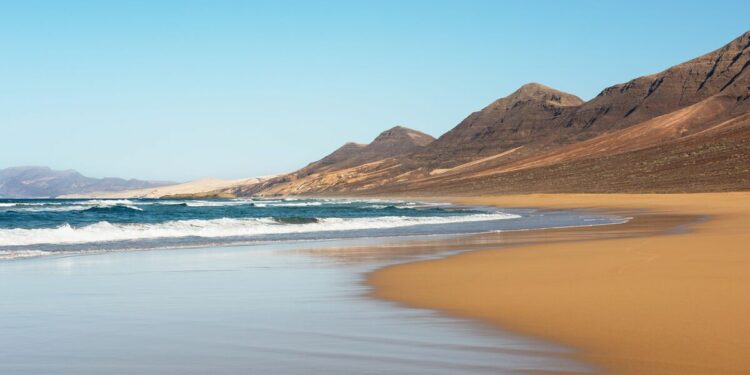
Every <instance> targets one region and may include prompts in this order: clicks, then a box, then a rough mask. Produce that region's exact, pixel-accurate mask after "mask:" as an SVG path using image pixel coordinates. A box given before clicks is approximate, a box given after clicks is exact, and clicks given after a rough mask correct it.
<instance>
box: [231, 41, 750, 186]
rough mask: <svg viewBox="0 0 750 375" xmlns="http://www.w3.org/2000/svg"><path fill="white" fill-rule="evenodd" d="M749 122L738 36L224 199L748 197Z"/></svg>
mask: <svg viewBox="0 0 750 375" xmlns="http://www.w3.org/2000/svg"><path fill="white" fill-rule="evenodd" d="M749 114H750V32H747V33H745V34H743V35H742V36H740V37H739V38H737V39H735V40H733V41H732V42H730V43H729V44H727V45H726V46H724V47H722V48H720V49H718V50H716V51H713V52H710V53H708V54H706V55H703V56H700V57H698V58H695V59H693V60H690V61H687V62H685V63H682V64H679V65H676V66H674V67H671V68H669V69H667V70H665V71H663V72H660V73H657V74H652V75H648V76H643V77H639V78H636V79H633V80H631V81H629V82H626V83H623V84H617V85H614V86H612V87H609V88H606V89H604V90H603V91H602V92H601V93H600V94H599V95H598V96H597V97H595V98H593V99H591V100H589V101H588V102H583V101H581V100H580V99H579V98H578V97H576V96H574V95H571V94H566V93H564V92H561V91H558V90H555V89H552V88H549V87H546V86H543V85H540V84H536V83H531V84H527V85H524V86H522V87H521V88H519V89H518V90H517V91H516V92H514V93H512V94H511V95H509V96H507V97H504V98H501V99H499V100H497V101H495V102H493V103H492V104H490V105H488V106H487V107H485V108H484V109H482V110H481V111H478V112H475V113H472V114H471V115H469V116H468V117H467V118H466V119H465V120H463V121H462V122H461V123H459V124H458V125H457V126H456V127H455V128H454V129H452V130H451V131H449V132H447V133H446V134H444V135H443V136H441V137H440V138H439V139H437V140H435V141H434V142H428V141H427V140H424V141H423V142H422V143H421V144H410V145H409V146H408V147H403V148H399V147H391V146H389V147H384V146H380V147H375V146H376V145H377V144H379V143H382V144H388V143H387V142H381V141H378V140H377V139H376V141H374V142H373V143H372V144H370V145H368V146H361V145H358V146H356V147H355V146H349V147H348V148H346V149H344V148H342V149H339V150H338V151H336V152H335V153H334V154H331V155H329V156H328V157H326V158H324V159H322V160H321V161H319V162H316V163H313V164H311V165H309V166H308V167H306V168H303V169H302V170H300V171H298V172H295V173H292V174H289V175H286V176H282V177H280V178H278V179H276V180H273V181H269V182H267V183H265V184H261V185H255V186H247V187H244V188H243V189H239V190H236V191H234V192H233V193H237V194H267V195H271V194H324V195H335V194H339V195H352V194H400V193H409V194H425V193H435V194H443V193H477V192H484V193H493V192H542V191H544V192H589V191H590V192H605V191H612V192H615V191H630V192H637V191H717V190H737V189H748V188H750V172H748V166H750V157H749V156H748V155H750V146H748V145H749V144H750V142H749V140H750V130H748V129H749V128H750V120H749V119H748V116H750V115H749ZM391 131H393V130H391ZM386 133H387V132H386ZM384 134H385V133H384ZM379 138H380V137H379ZM386 138H388V137H386ZM393 138H394V139H399V140H404V139H405V138H406V137H404V136H403V135H400V136H397V137H393ZM396 143H397V144H401V143H399V142H396ZM345 147H346V146H345ZM368 148H369V150H370V151H368ZM375 150H377V152H375ZM326 159H328V160H327V161H326Z"/></svg>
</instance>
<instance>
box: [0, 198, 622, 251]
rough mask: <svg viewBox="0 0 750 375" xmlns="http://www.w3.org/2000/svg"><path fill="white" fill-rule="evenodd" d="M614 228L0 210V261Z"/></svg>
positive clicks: (491, 220)
mask: <svg viewBox="0 0 750 375" xmlns="http://www.w3.org/2000/svg"><path fill="white" fill-rule="evenodd" d="M617 220H619V219H617V218H611V217H600V216H593V215H583V214H578V215H560V214H549V213H546V214H545V213H539V212H536V211H533V210H508V209H503V210H501V209H497V208H490V207H462V206H452V205H449V204H443V203H426V202H409V201H389V200H352V199H228V200H156V199H129V200H125V199H120V200H99V199H84V200H62V199H38V200H9V199H3V200H0V259H13V258H21V257H31V256H41V255H62V254H72V253H90V252H104V251H118V250H144V249H158V248H182V247H200V246H226V245H239V244H257V243H268V242H288V241H311V240H330V239H346V238H372V237H385V238H390V237H400V236H413V235H437V234H460V233H478V232H487V231H501V230H515V229H530V228H539V227H549V226H555V227H558V226H574V225H595V224H607V223H612V222H616V221H617Z"/></svg>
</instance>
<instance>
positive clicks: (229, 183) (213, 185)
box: [60, 176, 272, 199]
mask: <svg viewBox="0 0 750 375" xmlns="http://www.w3.org/2000/svg"><path fill="white" fill-rule="evenodd" d="M270 177H272V176H263V177H253V178H245V179H240V180H219V179H210V178H209V179H203V180H195V181H190V182H185V183H181V184H176V185H167V186H159V187H154V188H145V189H135V190H123V191H105V192H93V193H84V194H70V195H64V196H62V197H60V198H104V199H110V198H121V199H126V198H127V199H131V198H161V197H165V196H170V195H188V194H201V193H207V192H211V191H214V190H220V189H228V188H231V187H234V186H237V185H248V184H255V183H258V182H260V181H264V180H267V179H269V178H270Z"/></svg>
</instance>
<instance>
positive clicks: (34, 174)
mask: <svg viewBox="0 0 750 375" xmlns="http://www.w3.org/2000/svg"><path fill="white" fill-rule="evenodd" d="M171 184H174V183H173V182H166V181H142V180H134V179H130V180H125V179H122V178H91V177H86V176H83V175H81V174H80V173H78V172H76V171H74V170H65V171H56V170H52V169H50V168H47V167H11V168H6V169H1V170H0V198H48V197H57V196H61V195H65V194H82V193H88V192H94V191H119V190H131V189H142V188H151V187H157V186H164V185H171Z"/></svg>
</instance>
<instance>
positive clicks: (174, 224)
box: [0, 213, 520, 246]
mask: <svg viewBox="0 0 750 375" xmlns="http://www.w3.org/2000/svg"><path fill="white" fill-rule="evenodd" d="M518 217H520V216H518V215H513V214H506V213H482V214H474V215H463V216H442V217H408V216H386V217H369V218H350V219H343V218H327V219H320V220H319V221H318V222H315V223H307V224H282V223H279V222H277V221H275V220H273V219H271V218H252V219H229V218H223V219H214V220H180V221H169V222H164V223H158V224H112V223H109V222H106V221H101V222H98V223H95V224H91V225H87V226H83V227H79V228H74V227H71V226H70V225H67V224H65V225H62V226H59V227H56V228H40V229H21V228H15V229H0V246H26V245H41V244H83V243H95V242H109V241H127V240H148V239H159V238H182V237H201V238H221V237H253V236H261V235H268V234H289V233H309V232H323V231H348V230H362V229H386V228H396V227H405V226H411V225H424V224H450V223H461V222H475V221H489V220H503V219H515V218H518Z"/></svg>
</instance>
